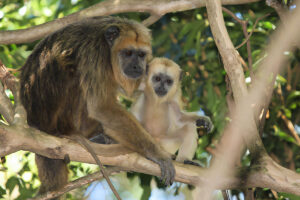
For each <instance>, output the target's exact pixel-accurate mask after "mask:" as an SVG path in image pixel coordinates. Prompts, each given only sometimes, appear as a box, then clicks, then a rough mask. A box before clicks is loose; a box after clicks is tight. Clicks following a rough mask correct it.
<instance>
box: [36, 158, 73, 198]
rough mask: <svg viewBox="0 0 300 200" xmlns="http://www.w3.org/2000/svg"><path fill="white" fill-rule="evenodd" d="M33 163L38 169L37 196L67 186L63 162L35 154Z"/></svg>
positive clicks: (66, 175)
mask: <svg viewBox="0 0 300 200" xmlns="http://www.w3.org/2000/svg"><path fill="white" fill-rule="evenodd" d="M35 162H36V164H37V167H38V174H39V178H40V181H41V187H40V190H39V194H43V193H45V192H48V191H53V190H57V189H60V188H62V187H63V186H64V185H66V184H67V182H68V168H67V164H66V163H65V161H64V160H59V159H50V158H47V157H44V156H41V155H38V154H35ZM55 199H59V198H55Z"/></svg>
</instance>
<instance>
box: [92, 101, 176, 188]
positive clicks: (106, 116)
mask: <svg viewBox="0 0 300 200" xmlns="http://www.w3.org/2000/svg"><path fill="white" fill-rule="evenodd" d="M92 102H97V101H91V102H88V113H89V116H90V117H91V118H93V119H96V120H98V121H99V122H101V123H102V125H103V127H104V131H105V133H106V134H107V135H109V136H110V137H112V138H113V139H114V140H116V141H117V142H119V143H120V144H123V145H124V146H126V147H127V148H129V149H131V150H133V151H135V152H138V153H140V154H142V155H144V156H145V157H146V158H148V159H149V160H152V161H153V162H155V163H157V164H158V165H159V166H160V168H161V176H162V179H163V180H164V182H165V184H167V185H169V184H171V183H172V182H173V180H174V176H175V169H174V166H173V163H172V159H171V155H170V154H169V153H167V152H165V151H164V150H163V149H162V148H161V147H160V145H157V144H156V142H155V141H154V139H153V138H152V137H151V135H150V134H149V133H147V131H146V130H145V129H144V128H143V127H142V126H141V124H139V122H138V121H137V120H136V119H135V117H134V116H133V115H131V114H130V113H129V112H127V111H126V110H125V109H124V108H122V107H121V106H120V105H119V104H117V103H115V102H109V103H107V104H105V105H101V107H96V108H95V105H92ZM102 104H104V103H102Z"/></svg>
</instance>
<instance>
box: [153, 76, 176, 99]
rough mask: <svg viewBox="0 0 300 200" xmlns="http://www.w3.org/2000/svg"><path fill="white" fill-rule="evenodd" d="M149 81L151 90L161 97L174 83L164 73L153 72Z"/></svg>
mask: <svg viewBox="0 0 300 200" xmlns="http://www.w3.org/2000/svg"><path fill="white" fill-rule="evenodd" d="M151 81H152V87H153V90H154V91H155V93H156V95H157V96H159V97H163V96H165V95H166V94H168V92H169V91H170V90H171V88H172V86H173V83H174V80H173V79H172V77H171V76H169V75H168V74H164V73H157V74H154V75H153V76H152V79H151Z"/></svg>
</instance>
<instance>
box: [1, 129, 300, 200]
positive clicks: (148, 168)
mask: <svg viewBox="0 0 300 200" xmlns="http://www.w3.org/2000/svg"><path fill="white" fill-rule="evenodd" d="M16 138H18V139H16ZM0 146H1V149H0V157H2V156H5V155H8V154H10V153H13V152H16V151H19V150H26V151H31V152H34V153H37V154H40V155H43V156H46V157H49V158H53V159H63V158H64V156H65V155H66V154H67V155H69V157H70V160H72V161H77V162H84V163H93V164H94V163H95V160H94V159H93V158H92V156H91V155H90V153H89V152H87V151H86V150H85V149H84V148H83V147H81V145H79V144H78V143H77V142H75V141H72V140H69V139H67V138H58V137H54V136H51V135H49V134H46V133H43V132H40V131H38V130H35V129H33V128H29V127H18V126H4V125H0ZM93 147H95V152H96V153H97V155H99V156H98V157H99V159H100V160H101V161H102V163H103V164H105V165H111V166H118V167H121V168H122V169H125V170H128V171H135V172H140V173H146V174H151V175H155V176H160V168H159V166H158V165H157V164H155V163H153V162H151V161H150V160H147V159H145V158H144V157H142V156H140V155H138V154H137V153H130V154H125V153H129V152H130V151H129V150H127V151H124V150H126V149H125V148H123V147H121V145H101V144H94V146H93ZM116 149H118V150H116ZM112 155H113V156H112ZM268 162H269V160H266V161H265V162H262V163H260V164H259V165H256V166H253V167H250V168H249V167H246V168H239V169H238V170H237V171H238V173H236V174H222V175H221V176H220V177H218V181H217V182H216V188H218V189H235V188H250V187H267V188H271V189H274V190H276V191H281V192H288V193H292V194H296V195H300V175H299V174H297V173H295V172H292V171H290V170H287V169H285V168H283V167H281V166H279V165H276V166H273V165H272V166H270V165H269V164H268ZM174 166H175V169H176V177H175V180H176V181H179V182H183V183H187V184H191V185H200V186H204V185H206V184H210V183H211V179H210V174H209V169H206V168H200V167H196V166H192V165H184V164H182V163H178V162H174ZM245 177H246V179H245Z"/></svg>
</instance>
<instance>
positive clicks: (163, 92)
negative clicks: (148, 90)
mask: <svg viewBox="0 0 300 200" xmlns="http://www.w3.org/2000/svg"><path fill="white" fill-rule="evenodd" d="M155 93H156V94H157V96H159V97H163V96H165V95H166V94H167V93H168V91H167V90H165V89H156V90H155Z"/></svg>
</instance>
